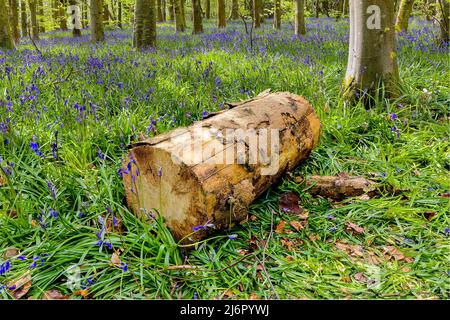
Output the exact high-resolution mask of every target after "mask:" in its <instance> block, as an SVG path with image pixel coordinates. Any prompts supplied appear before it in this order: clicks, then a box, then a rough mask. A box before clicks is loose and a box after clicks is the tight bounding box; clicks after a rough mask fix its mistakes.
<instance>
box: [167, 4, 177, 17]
mask: <svg viewBox="0 0 450 320" xmlns="http://www.w3.org/2000/svg"><path fill="white" fill-rule="evenodd" d="M174 1H176V0H169V4H168V10H169V21H175V7H174Z"/></svg>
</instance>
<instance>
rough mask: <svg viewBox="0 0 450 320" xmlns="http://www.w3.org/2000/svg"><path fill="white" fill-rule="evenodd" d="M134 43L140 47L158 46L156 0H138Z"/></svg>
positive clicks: (135, 12) (135, 14)
mask: <svg viewBox="0 0 450 320" xmlns="http://www.w3.org/2000/svg"><path fill="white" fill-rule="evenodd" d="M133 45H134V47H136V48H138V49H140V48H154V47H155V46H156V7H155V0H136V7H135V11H134V35H133Z"/></svg>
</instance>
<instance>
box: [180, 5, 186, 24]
mask: <svg viewBox="0 0 450 320" xmlns="http://www.w3.org/2000/svg"><path fill="white" fill-rule="evenodd" d="M185 1H186V0H180V8H181V9H180V10H181V19H182V22H183V26H184V30H186V28H187V24H186V5H185Z"/></svg>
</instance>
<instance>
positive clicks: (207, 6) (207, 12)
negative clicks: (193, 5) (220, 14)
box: [205, 0, 211, 19]
mask: <svg viewBox="0 0 450 320" xmlns="http://www.w3.org/2000/svg"><path fill="white" fill-rule="evenodd" d="M205 16H206V19H210V18H211V0H206V1H205Z"/></svg>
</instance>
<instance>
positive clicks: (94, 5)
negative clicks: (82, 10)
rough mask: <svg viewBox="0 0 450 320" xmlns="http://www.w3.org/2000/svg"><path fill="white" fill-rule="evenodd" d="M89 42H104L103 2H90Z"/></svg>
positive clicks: (95, 0)
mask: <svg viewBox="0 0 450 320" xmlns="http://www.w3.org/2000/svg"><path fill="white" fill-rule="evenodd" d="M90 12H91V40H92V41H93V42H99V41H103V40H105V33H104V31H103V0H91V7H90Z"/></svg>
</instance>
